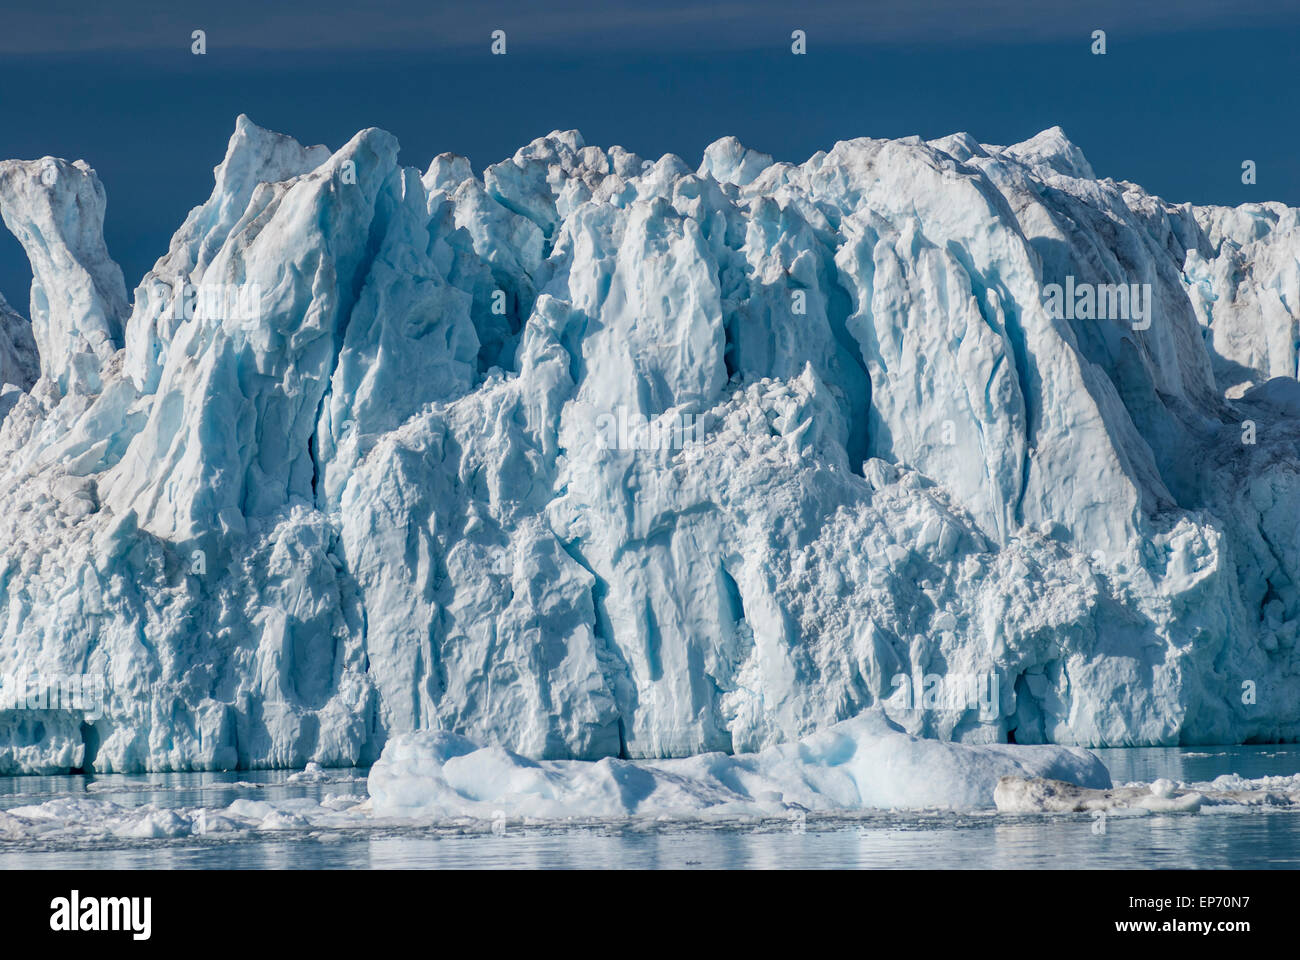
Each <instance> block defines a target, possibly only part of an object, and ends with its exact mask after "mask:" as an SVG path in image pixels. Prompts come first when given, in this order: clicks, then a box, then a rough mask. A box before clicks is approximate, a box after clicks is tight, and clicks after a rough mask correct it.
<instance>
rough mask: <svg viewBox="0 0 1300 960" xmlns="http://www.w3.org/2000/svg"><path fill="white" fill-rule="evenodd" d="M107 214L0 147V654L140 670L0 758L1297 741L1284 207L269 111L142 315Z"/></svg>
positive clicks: (840, 150)
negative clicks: (21, 285)
mask: <svg viewBox="0 0 1300 960" xmlns="http://www.w3.org/2000/svg"><path fill="white" fill-rule="evenodd" d="M105 204H106V193H105V190H104V187H103V186H102V185H101V183H100V181H99V178H98V176H97V175H96V174H95V172H94V170H93V169H92V168H91V167H90V166H89V165H88V164H86V163H85V162H83V161H80V160H79V161H77V162H75V163H68V162H66V161H64V160H60V159H56V158H51V157H46V158H42V159H39V160H34V161H19V160H8V161H4V162H0V216H2V218H3V220H4V223H5V225H6V227H7V228H8V229H9V230H10V231H11V232H12V233H13V234H14V236H15V237H17V239H18V241H19V242H20V243H21V245H22V246H23V248H24V250H25V251H26V253H27V256H28V258H29V260H30V262H31V267H32V274H33V280H32V289H31V301H30V306H29V310H28V314H29V316H28V318H24V317H23V316H21V315H20V314H19V313H18V312H17V311H16V310H15V309H14V308H13V307H11V306H10V305H9V304H7V303H4V302H0V417H2V418H3V420H2V422H0V678H5V679H10V678H20V679H21V678H32V677H69V676H95V677H102V678H103V680H104V701H103V704H102V711H99V710H96V711H95V715H94V716H91V715H89V714H88V713H87V712H86V711H85V710H77V709H53V708H52V707H50V705H49V704H48V703H42V702H36V703H35V704H33V703H32V702H30V701H28V702H27V703H26V704H24V705H23V707H24V708H23V709H12V710H0V773H5V774H9V773H54V772H66V771H69V770H94V771H95V772H104V773H107V772H126V773H133V772H143V771H187V770H227V769H235V768H275V767H303V766H305V765H306V764H308V763H314V764H319V765H321V766H324V767H337V766H352V765H363V766H364V765H369V764H372V763H374V762H375V761H376V760H378V759H379V758H380V756H381V753H383V752H384V751H385V749H386V745H393V747H392V749H393V750H394V751H401V750H414V751H415V753H414V754H413V755H412V756H413V759H411V762H412V763H414V764H416V765H417V766H418V765H419V763H420V762H421V761H420V760H419V758H420V757H421V756H424V755H425V753H428V752H429V751H432V752H433V754H436V753H437V751H438V750H439V749H442V748H441V747H439V746H438V745H439V744H444V745H445V744H446V743H461V742H462V741H461V740H460V739H456V738H463V740H464V742H467V743H473V744H477V745H481V749H483V750H500V751H508V752H509V755H510V756H511V757H515V758H527V759H529V760H530V762H562V761H574V760H585V761H601V762H604V761H605V760H606V759H608V758H615V759H619V758H621V759H625V760H647V761H653V762H656V763H657V762H660V761H663V762H673V763H675V762H679V761H680V762H686V763H690V762H692V761H689V760H685V759H684V758H691V757H696V756H697V755H701V754H704V755H710V756H712V755H716V754H723V755H740V754H746V755H755V754H763V751H773V750H777V751H779V750H781V749H785V748H788V747H790V745H793V744H796V743H798V742H800V741H804V740H806V738H809V737H815V736H818V735H821V733H824V732H825V731H827V730H828V729H830V728H832V727H834V726H835V725H836V724H840V723H842V722H853V718H859V717H862V716H863V715H864V714H865V713H866V712H868V711H872V712H873V713H872V715H873V716H874V715H875V713H874V712H875V711H879V715H880V716H881V717H882V718H884V719H883V721H882V722H887V723H888V724H889V725H890V730H894V729H895V728H897V730H901V731H905V732H906V734H907V735H910V736H912V737H917V738H928V739H933V740H944V741H956V742H959V743H962V744H967V745H971V747H972V748H973V747H978V746H981V745H984V746H993V745H997V744H1003V745H1006V744H1008V743H1015V744H1018V745H1025V744H1058V745H1064V746H1065V747H1068V746H1072V745H1073V746H1083V747H1088V746H1110V745H1121V746H1122V745H1172V744H1195V743H1240V742H1250V741H1254V742H1258V741H1278V740H1295V739H1297V738H1298V737H1300V655H1298V654H1297V651H1296V636H1297V628H1298V627H1300V588H1298V586H1297V579H1298V578H1300V536H1297V533H1300V530H1298V529H1297V526H1298V524H1300V420H1298V419H1297V418H1298V417H1300V381H1297V327H1296V322H1297V319H1298V318H1300V224H1298V222H1297V217H1298V216H1300V211H1297V210H1296V209H1294V208H1288V207H1286V206H1284V205H1282V204H1278V203H1258V204H1247V205H1244V206H1240V207H1236V208H1228V207H1215V206H1195V205H1192V204H1189V203H1181V204H1178V203H1171V202H1167V201H1165V200H1162V199H1160V198H1159V197H1156V196H1153V195H1151V194H1149V193H1148V192H1146V191H1145V190H1143V189H1142V188H1141V187H1139V186H1137V185H1136V184H1132V183H1128V182H1125V181H1116V180H1113V179H1102V178H1098V177H1097V176H1096V174H1095V172H1094V171H1093V170H1092V168H1091V166H1090V165H1089V163H1088V161H1087V159H1086V158H1085V157H1084V155H1083V153H1082V151H1081V150H1080V149H1079V148H1078V147H1076V146H1075V145H1074V144H1072V143H1071V142H1070V141H1069V140H1068V139H1067V138H1066V136H1065V134H1064V132H1063V131H1061V130H1060V129H1059V128H1053V129H1050V130H1046V131H1044V132H1042V133H1040V134H1039V135H1037V136H1035V137H1033V138H1032V139H1030V140H1028V141H1026V142H1024V143H1020V144H1015V145H1011V146H995V145H988V144H981V143H979V142H977V141H976V140H975V139H974V138H972V137H971V136H969V135H967V134H955V135H952V136H949V137H945V138H943V139H940V140H934V141H929V142H926V141H922V140H921V139H919V138H916V137H911V138H904V139H899V140H875V139H867V138H863V139H857V140H851V141H845V142H841V143H838V144H836V145H834V146H833V147H832V148H831V149H830V150H829V151H824V152H818V153H817V154H815V155H814V156H812V157H811V158H809V159H808V160H807V161H806V162H804V163H802V164H792V163H786V162H778V161H776V160H774V159H773V158H772V157H770V156H768V155H766V154H763V153H761V152H759V151H756V150H753V149H750V148H746V147H745V146H744V145H742V144H741V143H740V142H739V141H737V140H736V139H734V138H730V137H728V138H724V139H721V140H718V141H717V142H715V143H714V144H712V145H710V146H709V147H708V148H707V150H706V151H705V152H704V155H703V158H702V161H701V163H700V165H699V166H698V167H696V168H694V169H692V168H691V167H690V166H688V165H687V163H686V162H685V161H683V160H682V159H680V158H678V157H676V156H673V155H665V156H663V157H661V158H659V159H657V160H645V159H642V158H641V157H638V156H636V155H635V154H633V153H631V152H629V151H627V150H624V149H622V148H620V147H617V146H615V147H610V148H609V149H607V150H606V149H601V148H598V147H595V146H589V145H587V144H586V143H585V142H584V141H583V139H582V138H581V136H580V135H579V134H578V133H577V132H576V131H556V132H553V133H551V134H549V135H547V136H545V137H542V138H539V139H537V140H535V141H533V142H532V143H530V144H528V145H527V146H525V147H523V148H522V149H520V150H519V151H518V152H517V153H516V154H515V155H514V156H513V157H511V158H510V159H508V160H506V161H504V162H501V163H497V164H494V165H491V166H488V167H486V168H485V169H483V171H482V174H481V175H476V174H475V173H474V171H473V169H472V168H471V166H470V163H469V161H468V160H467V159H466V158H464V157H459V156H455V155H452V154H443V155H441V156H438V157H436V158H434V160H433V161H432V162H431V163H430V165H429V166H428V168H427V169H426V170H425V171H423V172H421V171H420V170H419V169H418V168H415V167H408V166H403V165H401V164H400V163H399V161H398V143H397V141H396V139H395V138H394V137H392V136H391V135H390V134H388V133H385V132H383V131H381V130H377V129H367V130H363V131H361V132H360V133H358V134H357V135H356V136H355V137H353V138H352V140H350V141H349V142H348V143H347V144H345V145H344V146H342V147H341V148H339V149H338V150H334V151H331V150H330V149H328V148H326V147H323V146H303V145H301V144H299V143H298V142H297V141H295V140H293V139H292V138H290V137H287V136H283V135H280V134H276V133H273V132H271V131H268V130H264V129H262V128H260V127H258V126H257V125H256V124H254V123H253V122H252V121H251V120H250V119H249V118H248V117H246V116H241V117H240V118H239V119H238V121H237V123H236V127H235V131H234V133H233V135H232V137H231V139H230V142H229V146H228V149H227V152H226V155H225V157H224V159H222V161H221V163H220V165H219V166H217V167H216V169H215V182H214V188H213V191H212V194H211V196H210V197H209V198H208V199H207V200H206V201H205V202H204V203H203V204H202V205H200V206H198V207H195V208H194V209H193V210H192V211H191V212H190V214H189V215H188V217H187V218H186V220H185V222H184V223H183V224H182V225H181V226H180V228H179V229H178V231H177V232H176V234H175V236H174V237H173V238H172V240H171V244H170V246H169V248H168V249H167V251H166V253H165V254H164V255H163V256H162V257H161V258H160V259H159V260H158V261H157V262H156V264H155V265H154V267H153V268H152V269H151V270H150V271H148V272H147V273H146V275H145V276H144V277H143V278H141V280H140V282H139V284H138V285H137V286H136V287H135V289H134V291H130V292H129V291H128V290H127V288H126V285H125V280H124V278H123V275H122V271H121V270H120V268H119V267H118V266H117V264H116V263H115V262H114V261H113V259H112V258H111V256H110V253H109V251H108V249H107V247H106V245H105V242H104V239H103V223H104V212H105ZM1054 285H1055V286H1065V285H1069V288H1070V289H1075V288H1076V287H1077V288H1083V287H1087V288H1088V289H1089V290H1091V289H1093V288H1096V289H1098V290H1101V289H1104V288H1111V289H1114V288H1116V287H1118V286H1119V285H1124V286H1125V287H1127V286H1128V285H1137V286H1138V287H1140V288H1141V289H1142V290H1145V291H1149V296H1148V297H1146V299H1145V303H1146V309H1147V311H1148V314H1149V315H1148V316H1146V317H1145V318H1142V321H1141V322H1140V323H1139V322H1133V321H1134V320H1137V319H1138V318H1136V317H1134V318H1132V319H1126V318H1124V317H1123V316H1112V315H1101V314H1098V312H1096V311H1093V310H1079V311H1074V310H1071V311H1069V312H1068V314H1067V315H1061V313H1060V311H1054V310H1052V309H1049V305H1048V301H1049V298H1048V296H1047V293H1046V291H1048V290H1049V288H1052V287H1053V286H1054ZM1136 288H1137V287H1135V289H1136ZM212 291H216V295H215V296H209V293H211V292H212ZM230 291H237V292H239V294H240V296H241V302H244V303H245V304H247V303H249V302H251V306H252V309H251V310H249V311H244V310H232V309H231V308H230V305H231V303H232V302H233V300H232V299H231V298H230V297H226V296H223V292H225V293H228V292H230ZM250 294H251V296H249V295H250ZM1103 314H1104V311H1103ZM629 425H630V426H629ZM952 677H976V678H989V679H991V680H992V681H993V682H991V683H990V685H989V687H988V689H992V690H995V691H996V709H994V710H991V711H990V710H984V709H980V707H979V705H977V704H974V703H973V702H960V700H958V701H952V702H950V701H943V702H934V703H931V702H929V701H928V700H927V699H926V698H925V697H924V696H920V695H919V694H920V691H921V690H922V689H928V688H929V687H930V686H931V683H930V680H929V678H938V679H940V680H942V679H944V678H952ZM900 678H903V680H904V681H906V682H904V683H902V684H901V685H900ZM909 678H916V682H912V681H911V680H910V679H909ZM913 687H915V688H916V689H917V693H918V696H916V697H913V696H911V693H912V690H911V688H913ZM63 706H66V705H63ZM863 722H865V721H863ZM873 722H874V721H873ZM873 729H874V728H873ZM862 735H863V737H865V738H866V739H867V740H870V737H868V736H867V734H866V733H863V734H862ZM880 735H881V736H883V735H884V734H880ZM891 735H892V734H891ZM449 738H450V739H449ZM783 745H784V746H783ZM790 748H791V749H792V747H790ZM458 749H459V748H458ZM882 749H883V748H882ZM1003 749H1009V747H1005V746H1004V748H1003ZM863 750H864V751H865V750H867V748H866V747H865V746H864V747H863ZM421 751H424V753H421ZM395 755H396V754H392V756H395ZM763 755H765V756H767V755H770V754H763ZM1053 755H1054V756H1058V755H1057V754H1053ZM512 762H514V761H512ZM519 762H520V763H522V762H523V760H522V759H520V760H519ZM695 762H699V761H695ZM382 769H383V768H382V767H381V770H382ZM1042 775H1043V774H1041V771H1040V773H1034V774H1033V776H1034V777H1040V776H1042ZM1048 778H1049V779H1051V777H1050V776H1048ZM994 779H996V778H994ZM980 782H981V783H983V781H982V780H981V781H980ZM985 786H987V787H988V789H992V781H990V782H989V783H988V784H985ZM1094 786H1095V787H1097V788H1099V789H1100V788H1104V787H1106V786H1108V784H1105V783H1097V784H1095V785H1094ZM980 789H981V790H983V789H984V787H983V786H982V787H981V788H980ZM989 800H990V798H988V797H985V802H989Z"/></svg>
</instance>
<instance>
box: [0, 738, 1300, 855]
mask: <svg viewBox="0 0 1300 960" xmlns="http://www.w3.org/2000/svg"><path fill="white" fill-rule="evenodd" d="M1096 752H1097V754H1098V755H1099V756H1100V757H1101V758H1102V760H1103V761H1104V762H1105V763H1106V765H1107V767H1109V768H1110V770H1111V775H1112V777H1113V779H1114V780H1115V782H1116V783H1122V782H1126V781H1136V780H1140V781H1150V780H1154V779H1156V778H1157V777H1168V778H1170V779H1174V780H1182V781H1186V782H1196V781H1205V780H1212V779H1213V778H1214V777H1216V776H1218V775H1220V774H1223V773H1239V774H1241V775H1242V776H1245V777H1251V778H1254V777H1262V776H1271V775H1291V774H1295V773H1297V772H1300V747H1293V746H1261V747H1200V748H1195V749H1192V748H1187V749H1184V748H1142V749H1130V750H1098V751H1096ZM330 774H331V776H340V777H346V776H348V775H353V776H356V777H364V775H365V771H362V770H358V771H330ZM288 776H289V774H287V773H286V772H283V771H276V772H250V771H241V772H239V773H236V774H153V775H147V776H105V777H96V778H87V777H9V778H0V810H6V809H12V808H14V807H17V806H22V805H28V804H33V803H44V802H46V801H48V800H52V799H57V798H86V797H93V798H95V799H100V800H111V801H112V802H114V803H117V804H120V805H122V806H132V805H135V804H145V803H153V804H157V805H158V806H160V807H187V808H192V807H198V806H202V807H206V808H210V809H214V808H221V807H224V806H226V805H228V804H230V803H231V802H232V801H234V800H236V799H238V798H240V797H250V796H252V797H254V798H255V799H258V800H267V801H272V802H276V801H280V800H285V799H289V798H293V797H311V798H314V799H321V798H325V797H328V796H329V795H331V794H345V795H347V794H351V795H364V793H365V784H364V782H362V781H358V780H343V781H342V782H330V783H290V782H288ZM250 784H256V785H257V786H255V787H254V786H250ZM0 867H5V868H92V869H99V868H151V869H177V868H205V867H216V868H347V869H356V868H367V867H379V868H394V867H403V868H409V867H414V868H466V867H468V868H529V867H539V868H554V867H560V868H566V867H578V868H595V869H611V868H615V869H616V868H659V867H666V868H693V869H717V868H846V867H847V868H852V867H871V868H892V867H898V868H909V867H911V868H917V867H924V868H1034V867H1058V868H1059V867H1067V868H1094V869H1107V868H1140V867H1152V868H1160V867H1166V868H1167V867H1179V868H1207V867H1208V868H1279V869H1295V868H1297V867H1300V812H1295V811H1287V810H1274V811H1270V812H1264V811H1251V812H1237V813H1200V814H1180V815H1159V816H1154V815H1153V816H1145V817H1135V818H1123V817H1111V818H1109V819H1108V821H1107V823H1106V825H1105V831H1104V832H1098V831H1097V829H1096V824H1095V822H1094V821H1093V819H1092V818H1091V817H1089V816H1087V815H1083V814H1079V815H1065V816H1060V815H1057V816H1015V817H1009V816H1003V815H999V814H996V813H992V812H990V813H981V814H979V815H969V814H967V815H957V814H888V813H872V814H863V815H854V816H833V817H825V816H816V815H809V817H808V819H807V822H806V824H805V825H803V826H802V828H801V827H800V825H798V824H794V823H787V822H784V821H746V822H729V823H726V824H712V825H700V824H684V823H663V822H655V821H630V822H626V821H624V822H611V821H604V822H590V823H584V824H579V825H575V826H568V827H564V828H557V827H555V826H547V825H532V826H523V825H518V824H509V825H508V826H507V828H506V830H505V833H504V835H498V834H494V833H492V832H491V830H490V829H487V828H485V826H484V825H482V824H478V825H475V826H473V827H466V826H464V825H460V826H454V825H453V826H448V825H441V826H429V827H401V828H391V827H389V828H384V827H368V826H358V827H356V828H349V829H341V830H306V829H304V830H296V831H283V830H282V831H273V832H272V831H267V832H259V831H254V832H252V833H249V834H246V835H242V836H239V837H234V838H232V837H208V836H205V837H183V838H178V839H149V840H138V839H120V838H102V839H91V840H82V841H78V842H76V843H70V842H69V841H67V840H62V841H60V840H55V841H44V840H41V839H32V838H26V839H21V840H0Z"/></svg>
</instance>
